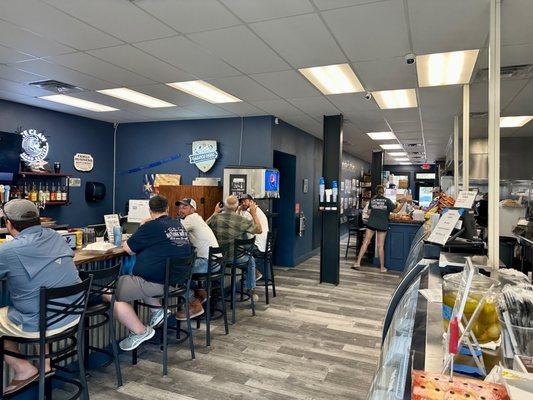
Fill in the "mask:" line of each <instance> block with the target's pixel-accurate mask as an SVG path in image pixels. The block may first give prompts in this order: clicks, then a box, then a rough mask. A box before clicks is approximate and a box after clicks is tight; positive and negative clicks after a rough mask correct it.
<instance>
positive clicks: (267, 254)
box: [254, 231, 276, 304]
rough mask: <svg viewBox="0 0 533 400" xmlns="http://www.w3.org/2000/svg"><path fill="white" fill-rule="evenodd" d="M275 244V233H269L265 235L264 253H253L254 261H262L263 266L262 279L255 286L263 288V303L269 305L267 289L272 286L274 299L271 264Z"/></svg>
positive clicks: (274, 288)
mask: <svg viewBox="0 0 533 400" xmlns="http://www.w3.org/2000/svg"><path fill="white" fill-rule="evenodd" d="M275 242H276V233H275V232H272V231H269V232H268V234H267V242H266V249H265V251H264V252H263V251H259V250H256V251H255V253H254V256H255V259H256V260H260V261H262V264H263V278H262V279H261V280H260V281H258V282H257V286H264V287H265V302H266V304H270V301H269V298H268V287H269V286H270V285H272V296H273V297H276V281H275V278H274V263H273V262H272V255H273V253H274V243H275Z"/></svg>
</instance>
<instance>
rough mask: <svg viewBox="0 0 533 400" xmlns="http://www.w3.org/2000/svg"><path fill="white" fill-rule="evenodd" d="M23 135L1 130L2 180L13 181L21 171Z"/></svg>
mask: <svg viewBox="0 0 533 400" xmlns="http://www.w3.org/2000/svg"><path fill="white" fill-rule="evenodd" d="M21 152H22V136H21V135H19V134H17V133H8V132H0V154H1V155H2V156H1V157H0V182H7V183H11V182H12V181H13V179H14V178H15V177H16V175H17V173H18V172H19V166H20V153H21Z"/></svg>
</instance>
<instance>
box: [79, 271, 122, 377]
mask: <svg viewBox="0 0 533 400" xmlns="http://www.w3.org/2000/svg"><path fill="white" fill-rule="evenodd" d="M121 267H122V265H121V264H117V265H115V266H114V267H111V268H105V269H97V270H92V271H80V277H81V278H82V279H85V278H87V277H89V276H91V275H92V277H93V281H92V285H91V292H90V294H89V303H88V305H87V312H86V313H85V346H84V347H85V357H84V360H85V368H88V361H89V350H92V351H96V352H99V353H102V354H105V355H106V356H107V357H108V359H109V361H108V362H106V363H105V364H104V365H102V367H106V366H108V365H109V364H110V363H111V362H113V363H114V364H115V374H116V376H117V387H120V386H122V373H121V371H120V360H119V358H118V346H117V341H116V338H115V321H114V319H113V307H114V305H115V291H116V286H117V281H118V276H119V273H120V268H121ZM104 295H105V296H111V300H110V301H107V300H104V299H103V297H102V296H104ZM91 319H92V320H93V321H95V320H96V321H95V322H94V323H93V324H91ZM106 324H107V329H108V331H109V342H110V344H111V351H109V350H107V349H101V348H99V347H95V346H91V345H90V343H89V339H90V334H91V331H92V330H93V329H98V328H100V327H101V326H104V325H106Z"/></svg>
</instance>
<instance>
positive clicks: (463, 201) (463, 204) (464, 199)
mask: <svg viewBox="0 0 533 400" xmlns="http://www.w3.org/2000/svg"><path fill="white" fill-rule="evenodd" d="M476 196H477V190H460V191H459V194H458V195H457V199H456V200H455V204H454V207H456V208H466V209H471V208H472V206H473V205H474V201H475V200H476Z"/></svg>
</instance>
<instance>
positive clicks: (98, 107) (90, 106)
mask: <svg viewBox="0 0 533 400" xmlns="http://www.w3.org/2000/svg"><path fill="white" fill-rule="evenodd" d="M39 98H40V99H44V100H48V101H53V102H55V103H61V104H66V105H67V106H72V107H78V108H83V109H85V110H89V111H96V112H108V111H118V108H113V107H109V106H105V105H103V104H100V103H95V102H93V101H89V100H83V99H78V98H77V97H72V96H67V95H64V94H53V95H50V96H41V97H39Z"/></svg>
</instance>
